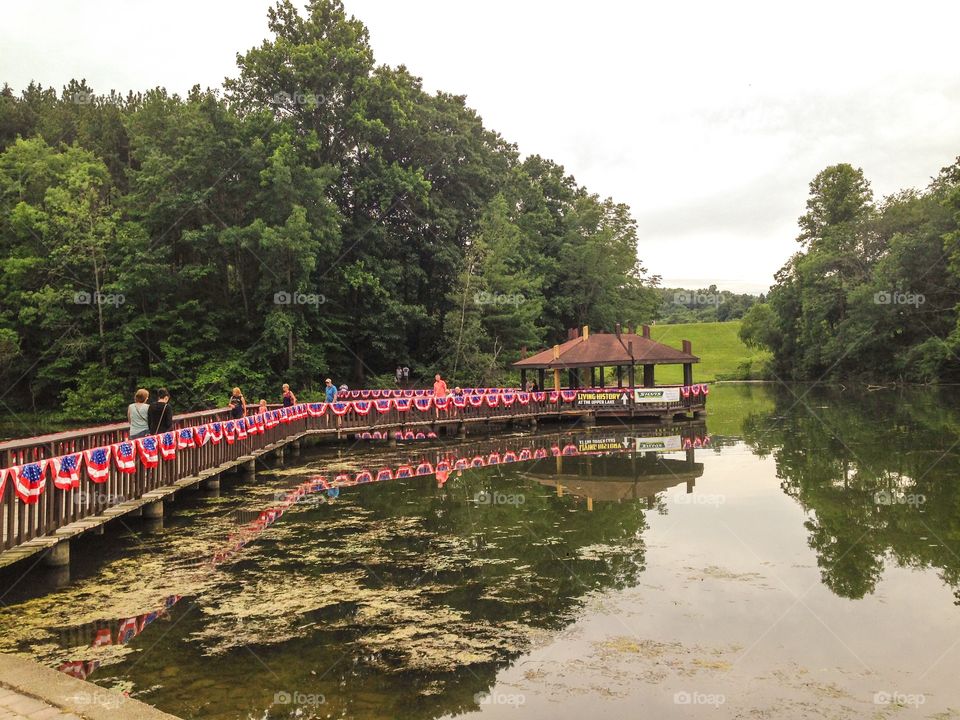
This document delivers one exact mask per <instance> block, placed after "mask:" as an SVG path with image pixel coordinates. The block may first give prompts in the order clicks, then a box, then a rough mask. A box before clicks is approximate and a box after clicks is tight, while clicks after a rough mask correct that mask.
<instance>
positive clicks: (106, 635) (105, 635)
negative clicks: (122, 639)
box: [91, 628, 113, 647]
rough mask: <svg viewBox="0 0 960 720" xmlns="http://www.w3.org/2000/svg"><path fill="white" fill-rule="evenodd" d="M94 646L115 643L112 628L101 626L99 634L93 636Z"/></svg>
mask: <svg viewBox="0 0 960 720" xmlns="http://www.w3.org/2000/svg"><path fill="white" fill-rule="evenodd" d="M91 645H92V646H93V647H102V646H103V645H113V635H112V634H111V632H110V628H100V629H99V630H97V634H96V635H94V636H93V642H92V643H91Z"/></svg>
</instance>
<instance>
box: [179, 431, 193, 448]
mask: <svg viewBox="0 0 960 720" xmlns="http://www.w3.org/2000/svg"><path fill="white" fill-rule="evenodd" d="M188 447H193V428H183V429H182V430H181V431H180V432H179V433H177V450H186V449H187V448H188Z"/></svg>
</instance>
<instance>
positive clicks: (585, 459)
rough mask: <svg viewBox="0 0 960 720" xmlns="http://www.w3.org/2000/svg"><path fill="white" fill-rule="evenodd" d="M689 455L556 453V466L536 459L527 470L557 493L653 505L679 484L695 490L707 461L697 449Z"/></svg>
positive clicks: (589, 499) (601, 500)
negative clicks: (696, 456) (697, 456)
mask: <svg viewBox="0 0 960 720" xmlns="http://www.w3.org/2000/svg"><path fill="white" fill-rule="evenodd" d="M686 456H687V457H686V459H685V460H679V459H674V458H664V457H659V456H657V455H656V453H646V454H645V455H642V456H640V455H637V454H634V453H630V454H629V455H599V456H592V455H578V456H573V457H563V456H557V457H556V464H555V467H551V466H550V463H549V462H548V461H543V462H539V463H535V464H534V466H533V467H532V468H531V469H530V470H528V471H526V473H524V474H525V475H527V476H528V477H531V478H533V479H535V480H536V481H537V482H538V483H540V484H541V485H546V486H547V487H555V488H556V490H557V495H564V494H566V495H576V496H578V497H582V498H585V499H586V500H587V507H588V508H589V509H591V510H592V509H593V503H594V501H599V502H623V501H630V500H638V499H640V498H646V500H647V506H648V507H653V505H654V502H655V498H656V495H657V494H658V493H661V492H663V491H664V490H669V489H670V488H672V487H675V486H677V485H681V484H683V485H685V486H686V491H687V492H688V493H692V492H693V488H694V486H695V484H696V481H697V478H698V477H700V476H702V475H703V463H698V462H695V461H694V451H693V450H687V451H686Z"/></svg>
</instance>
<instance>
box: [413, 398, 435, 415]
mask: <svg viewBox="0 0 960 720" xmlns="http://www.w3.org/2000/svg"><path fill="white" fill-rule="evenodd" d="M413 404H414V405H416V406H417V410H419V411H420V412H428V411H429V410H430V408H431V407H433V398H432V397H418V398H416V399H415V400H414V401H413Z"/></svg>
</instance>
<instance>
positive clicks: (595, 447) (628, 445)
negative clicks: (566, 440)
mask: <svg viewBox="0 0 960 720" xmlns="http://www.w3.org/2000/svg"><path fill="white" fill-rule="evenodd" d="M632 447H633V438H617V437H603V438H599V437H598V438H577V451H578V452H582V453H588V452H611V451H623V450H630V449H632Z"/></svg>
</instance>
